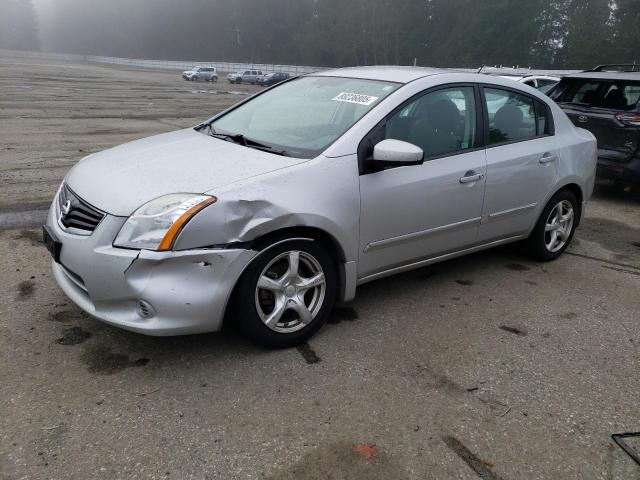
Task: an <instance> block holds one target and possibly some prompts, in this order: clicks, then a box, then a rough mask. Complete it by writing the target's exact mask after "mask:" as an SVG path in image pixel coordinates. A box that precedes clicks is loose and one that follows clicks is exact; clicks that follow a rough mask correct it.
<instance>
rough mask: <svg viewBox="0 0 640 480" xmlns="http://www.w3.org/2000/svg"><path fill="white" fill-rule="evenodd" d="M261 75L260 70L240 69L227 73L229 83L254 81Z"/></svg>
mask: <svg viewBox="0 0 640 480" xmlns="http://www.w3.org/2000/svg"><path fill="white" fill-rule="evenodd" d="M260 77H262V70H252V69H250V70H241V71H239V72H235V73H230V74H229V75H227V81H228V82H229V83H254V84H255V83H256V82H257V80H258V78H260Z"/></svg>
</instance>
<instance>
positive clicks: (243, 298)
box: [234, 240, 337, 348]
mask: <svg viewBox="0 0 640 480" xmlns="http://www.w3.org/2000/svg"><path fill="white" fill-rule="evenodd" d="M291 251H298V252H300V258H301V260H300V262H301V263H300V265H301V266H300V269H303V268H304V266H303V263H304V262H305V261H306V260H304V259H303V256H304V257H306V258H308V257H307V256H310V257H312V258H313V259H314V260H315V261H316V262H317V264H319V266H320V267H321V269H322V272H323V273H324V279H325V284H324V288H325V289H324V297H323V300H322V301H321V303H317V304H316V305H317V307H316V308H317V309H318V310H317V313H316V315H315V317H313V319H312V320H311V321H310V322H309V323H308V324H307V325H306V326H303V324H302V323H301V322H300V321H299V320H297V322H298V323H297V325H298V326H296V325H295V322H296V320H295V319H297V318H299V317H298V316H297V315H296V313H295V312H294V311H293V310H292V309H289V307H286V308H287V309H286V310H285V313H284V314H282V317H281V319H282V322H285V323H282V324H281V323H278V324H277V325H276V327H277V328H281V329H284V328H285V325H287V324H286V321H290V322H291V324H294V325H293V327H292V328H300V329H298V330H296V331H291V332H288V331H275V330H274V329H272V328H270V327H269V326H267V325H266V324H265V322H263V320H262V318H261V314H260V313H259V311H258V308H262V307H261V306H259V303H260V302H262V301H263V299H260V300H258V298H259V297H260V295H263V296H264V295H266V296H267V300H266V301H267V303H268V302H269V298H268V296H269V295H273V299H275V294H271V293H269V292H268V291H266V290H264V291H263V290H261V291H260V292H259V293H258V290H257V285H258V279H259V278H260V276H261V275H262V273H263V271H264V270H265V268H267V267H268V266H270V264H272V262H273V261H274V260H276V259H278V258H279V257H281V256H283V255H285V258H288V257H286V255H287V253H288V252H291ZM275 266H278V263H276V264H275ZM270 268H271V267H270ZM272 278H273V277H272ZM318 288H320V287H318ZM336 289H337V274H336V267H335V263H334V260H333V259H332V258H331V256H330V255H329V253H328V252H327V250H326V249H325V248H324V247H323V246H322V244H321V243H320V242H318V241H314V240H309V241H307V240H289V241H285V242H283V243H278V244H275V245H274V246H272V247H269V248H267V249H265V250H263V251H262V253H261V254H260V255H259V256H258V257H256V259H255V260H254V261H253V262H252V263H251V264H250V265H249V266H248V267H247V269H246V270H245V272H244V273H243V274H242V277H241V278H240V280H239V281H238V284H237V286H236V289H235V293H234V307H235V309H234V311H235V313H236V315H237V319H238V323H239V326H240V328H241V329H242V331H243V332H244V333H245V335H247V336H248V337H249V338H251V339H252V340H253V341H255V342H256V343H259V344H261V345H264V346H267V347H272V348H286V347H293V346H296V345H299V344H301V343H304V342H305V341H306V340H308V339H309V338H311V336H313V335H314V334H315V333H316V332H317V331H318V330H319V329H320V327H322V325H323V324H324V323H325V322H326V320H327V318H328V317H329V314H330V313H331V309H332V308H333V304H334V301H335V297H336ZM265 292H266V293H265ZM315 292H316V290H313V289H310V290H309V293H310V294H311V296H312V297H314V298H315V295H316V293H315ZM280 295H282V294H280ZM318 296H320V295H319V294H318ZM285 298H286V297H285ZM302 298H303V299H306V298H308V297H306V294H303V297H302ZM310 303H311V302H310ZM260 305H261V304H260ZM275 308H276V307H275V303H274V306H273V309H274V310H275ZM272 311H273V310H272ZM265 313H269V312H264V311H263V314H265ZM287 315H288V316H287ZM300 318H301V317H300Z"/></svg>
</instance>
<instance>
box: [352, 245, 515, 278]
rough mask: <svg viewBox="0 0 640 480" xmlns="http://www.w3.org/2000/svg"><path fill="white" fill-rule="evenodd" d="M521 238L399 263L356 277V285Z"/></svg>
mask: <svg viewBox="0 0 640 480" xmlns="http://www.w3.org/2000/svg"><path fill="white" fill-rule="evenodd" d="M523 238H526V235H518V236H515V237H508V238H504V239H502V240H495V241H493V242H489V243H484V244H482V245H477V246H475V247H471V248H467V249H464V250H458V251H456V252H451V253H447V254H445V255H440V256H438V257H433V258H427V259H425V260H420V261H418V262H413V263H408V264H406V265H401V266H399V267H394V268H391V269H389V270H383V271H382V272H378V273H373V274H371V275H367V276H366V277H362V278H360V279H358V285H362V284H363V283H367V282H371V281H373V280H377V279H379V278H383V277H388V276H390V275H395V274H396V273H402V272H406V271H408V270H413V269H416V268H420V267H424V266H426V265H430V264H432V263H438V262H442V261H445V260H449V259H452V258H456V257H462V256H464V255H467V254H469V253H474V252H477V251H480V250H485V249H487V248H492V247H497V246H498V245H502V244H505V243H511V242H515V241H518V240H522V239H523Z"/></svg>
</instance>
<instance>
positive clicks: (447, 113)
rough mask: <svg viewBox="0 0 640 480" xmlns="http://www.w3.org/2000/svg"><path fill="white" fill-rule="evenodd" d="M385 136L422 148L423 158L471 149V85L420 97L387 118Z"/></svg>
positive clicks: (473, 110)
mask: <svg viewBox="0 0 640 480" xmlns="http://www.w3.org/2000/svg"><path fill="white" fill-rule="evenodd" d="M385 138H392V139H395V140H403V141H405V142H409V143H412V144H414V145H417V146H418V147H420V148H422V150H424V156H425V158H428V157H436V156H441V155H447V154H452V153H455V152H461V151H463V150H467V149H470V148H473V147H474V146H475V138H476V105H475V95H474V89H473V87H455V88H447V89H442V90H437V91H434V92H430V93H427V94H426V95H423V96H421V97H420V98H418V99H417V100H414V101H412V102H410V103H409V104H407V105H406V106H405V107H403V108H402V109H401V110H400V111H399V112H397V113H396V114H395V115H393V116H392V117H390V118H389V119H388V120H387V123H386V129H385Z"/></svg>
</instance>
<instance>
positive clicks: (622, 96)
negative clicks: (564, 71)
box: [554, 78, 640, 163]
mask: <svg viewBox="0 0 640 480" xmlns="http://www.w3.org/2000/svg"><path fill="white" fill-rule="evenodd" d="M563 82H566V85H565V86H564V88H562V89H559V90H557V91H556V92H557V93H556V94H555V95H554V96H555V98H554V100H556V102H558V103H559V104H560V106H561V107H562V109H563V110H564V111H565V113H566V114H567V115H568V116H569V118H570V119H571V121H572V122H573V123H574V124H575V125H576V126H578V127H581V128H585V129H587V130H589V131H590V132H591V133H593V134H594V135H595V136H596V138H597V139H598V158H600V159H604V160H609V161H614V162H619V163H626V162H628V161H629V160H630V159H631V158H632V157H633V155H634V154H635V153H636V151H637V150H638V148H640V126H635V125H633V124H632V123H629V122H626V121H625V120H624V118H625V116H626V115H631V114H633V113H634V112H635V113H637V112H638V107H639V100H640V81H639V82H633V81H619V80H615V79H611V80H599V79H594V80H590V79H575V78H574V79H565V80H564V81H563Z"/></svg>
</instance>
